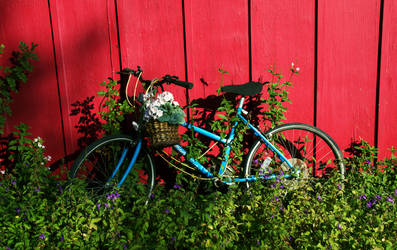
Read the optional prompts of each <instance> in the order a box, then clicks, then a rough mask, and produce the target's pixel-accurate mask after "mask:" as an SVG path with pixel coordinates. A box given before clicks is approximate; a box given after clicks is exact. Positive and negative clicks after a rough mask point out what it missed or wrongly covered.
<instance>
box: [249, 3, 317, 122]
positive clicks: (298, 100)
mask: <svg viewBox="0 0 397 250" xmlns="http://www.w3.org/2000/svg"><path fill="white" fill-rule="evenodd" d="M251 9H252V10H251V20H252V21H251V27H252V28H251V29H252V31H251V33H252V42H251V43H252V76H253V80H257V79H258V78H261V79H262V80H267V81H270V80H271V75H270V73H268V72H267V69H269V67H270V66H273V67H274V68H275V71H276V72H278V73H281V74H282V75H283V76H284V78H283V79H284V80H286V79H288V78H289V76H290V71H289V68H290V67H291V63H292V62H294V64H295V65H296V66H297V67H299V68H300V74H299V75H297V76H296V75H295V76H294V78H292V82H293V86H292V87H290V88H289V95H288V97H289V98H290V99H291V102H292V104H287V105H286V107H287V108H288V112H287V115H286V116H287V121H288V122H304V123H309V124H313V116H314V115H313V112H314V55H315V54H314V43H315V37H314V29H315V7H314V1H311V0H304V1H302V0H279V1H271V0H255V1H251Z"/></svg>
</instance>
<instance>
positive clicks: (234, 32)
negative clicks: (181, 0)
mask: <svg viewBox="0 0 397 250" xmlns="http://www.w3.org/2000/svg"><path fill="white" fill-rule="evenodd" d="M185 15H186V47H187V64H188V74H189V80H191V81H193V82H194V83H195V88H194V90H193V91H192V97H193V98H204V97H206V96H208V95H210V94H215V93H216V90H217V89H218V88H219V84H220V81H219V74H218V69H219V68H222V69H224V70H226V71H227V72H229V73H230V74H229V75H225V84H240V83H245V82H247V81H248V80H249V42H248V1H246V0H236V1H211V0H204V1H193V0H188V1H185ZM201 78H202V79H204V80H205V82H207V83H208V86H206V85H204V84H203V83H202V82H201V81H200V79H201Z"/></svg>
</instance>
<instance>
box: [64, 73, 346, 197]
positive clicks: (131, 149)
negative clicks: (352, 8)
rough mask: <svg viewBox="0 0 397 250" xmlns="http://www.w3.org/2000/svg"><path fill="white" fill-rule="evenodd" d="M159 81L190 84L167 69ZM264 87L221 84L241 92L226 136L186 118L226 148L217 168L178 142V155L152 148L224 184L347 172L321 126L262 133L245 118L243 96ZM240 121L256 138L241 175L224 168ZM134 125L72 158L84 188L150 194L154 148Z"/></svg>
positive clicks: (299, 125)
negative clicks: (132, 133) (130, 131)
mask: <svg viewBox="0 0 397 250" xmlns="http://www.w3.org/2000/svg"><path fill="white" fill-rule="evenodd" d="M128 72H129V73H128V74H129V78H131V76H135V77H137V78H138V80H139V81H140V82H142V84H143V85H144V86H148V85H149V84H153V81H149V80H144V79H142V78H141V75H142V70H141V69H140V67H139V66H138V69H137V70H131V69H128ZM138 80H137V82H138ZM163 84H174V85H178V86H181V87H184V88H186V90H188V89H192V87H193V84H192V83H190V82H186V81H180V80H178V78H177V77H175V76H169V75H166V76H164V77H162V79H161V80H159V81H157V82H156V86H157V87H160V88H163ZM262 87H263V83H260V82H248V83H245V84H241V85H228V86H224V87H222V88H221V91H222V92H224V93H233V94H236V95H238V96H239V98H240V100H239V103H238V105H237V109H236V110H237V111H236V114H235V116H236V117H237V118H238V121H236V122H235V124H234V125H233V126H232V128H231V130H230V131H229V133H228V135H227V136H226V137H221V136H220V135H219V134H216V133H213V132H210V131H208V130H206V129H203V128H200V127H198V126H195V125H194V124H191V123H190V122H185V123H183V124H182V125H181V126H183V127H184V128H186V129H187V130H188V131H194V132H195V133H198V134H200V135H202V136H204V137H206V138H209V139H210V140H212V141H214V142H217V143H221V144H223V145H224V150H223V151H222V152H219V154H221V155H222V159H223V160H222V162H221V163H220V166H218V167H217V168H215V170H214V169H211V168H206V167H205V166H203V165H202V164H201V163H200V162H199V160H198V159H195V158H193V157H190V156H189V154H188V153H187V151H186V149H185V148H184V147H183V146H181V145H179V144H177V145H174V146H172V148H173V150H174V152H175V155H179V156H180V158H179V159H176V156H172V155H169V154H168V155H167V156H166V157H164V155H163V153H164V151H162V152H159V151H156V152H157V153H158V154H159V155H160V156H161V157H162V158H163V159H165V160H166V161H167V163H169V164H171V165H174V163H173V162H175V161H181V162H180V163H182V164H183V165H184V166H188V167H190V168H191V169H193V170H195V171H197V172H198V173H200V174H201V176H199V178H201V179H203V180H211V181H215V182H220V183H223V184H227V185H233V184H237V183H245V186H246V187H249V185H250V183H252V182H255V181H260V180H271V179H282V180H284V181H285V182H286V183H288V184H290V185H291V186H299V183H305V181H308V180H310V179H311V178H310V175H311V173H310V170H312V171H314V170H315V169H319V168H322V169H324V168H329V169H337V170H338V171H339V173H340V175H341V177H343V176H344V173H345V167H344V163H343V155H342V153H341V151H340V149H339V147H338V145H337V144H336V143H335V142H334V140H333V139H332V138H331V137H330V136H328V135H327V134H326V133H325V132H323V131H322V130H320V129H318V128H315V127H313V126H311V125H307V124H303V123H289V124H283V125H280V126H277V127H275V128H273V129H270V130H269V131H266V132H264V133H263V132H261V131H260V130H259V129H258V128H257V127H256V126H254V125H252V124H251V123H250V122H249V119H248V118H247V116H248V113H249V112H248V111H247V110H245V109H244V102H245V99H246V97H248V96H255V95H258V94H260V93H261V91H262ZM127 98H128V96H127ZM239 123H243V124H245V125H246V126H247V127H248V130H249V131H251V132H252V134H253V135H254V136H255V137H256V141H255V142H254V143H253V145H252V147H251V149H250V150H249V152H248V155H247V157H246V160H245V161H244V162H243V166H244V168H243V171H242V172H240V173H239V176H230V175H228V174H225V173H229V172H230V171H229V169H228V166H227V164H228V161H229V157H230V154H231V152H230V151H231V145H232V143H233V141H234V140H235V136H236V127H237V126H238V124H239ZM137 131H138V133H137V136H135V137H132V136H129V135H110V136H107V137H104V138H102V139H99V140H98V141H96V142H94V143H92V144H91V145H89V146H88V147H87V148H86V149H85V150H84V151H83V152H81V154H80V156H79V157H78V158H77V160H76V161H75V162H74V164H73V165H72V167H71V171H70V175H69V176H70V177H71V178H80V179H83V180H84V181H85V182H86V183H87V189H88V190H90V192H91V193H92V194H93V195H95V196H100V195H104V194H108V193H109V192H112V190H114V188H121V187H122V186H123V190H124V192H135V193H136V194H137V195H138V197H139V196H142V197H145V199H148V198H149V197H150V195H151V194H152V191H153V187H154V185H155V178H156V175H155V165H154V160H153V152H151V151H150V150H149V148H148V147H147V141H146V140H147V137H146V135H145V132H144V130H143V126H142V119H141V120H140V122H139V124H138V126H137ZM185 147H186V146H185ZM167 159H168V160H167ZM174 166H175V165H174ZM182 171H184V170H183V169H182ZM127 177H128V178H127Z"/></svg>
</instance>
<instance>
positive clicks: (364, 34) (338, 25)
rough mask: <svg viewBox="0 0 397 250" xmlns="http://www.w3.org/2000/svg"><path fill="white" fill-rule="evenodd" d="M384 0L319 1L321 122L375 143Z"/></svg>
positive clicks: (338, 133)
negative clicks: (380, 11)
mask: <svg viewBox="0 0 397 250" xmlns="http://www.w3.org/2000/svg"><path fill="white" fill-rule="evenodd" d="M379 8H380V0H371V1H360V0H351V1H344V0H335V1H319V9H318V13H319V20H318V28H319V30H318V98H317V105H318V114H317V125H318V127H320V128H322V129H324V130H325V131H327V132H328V133H329V134H330V135H331V137H333V138H334V139H335V140H336V142H337V143H338V144H339V146H340V147H341V149H342V150H343V149H346V148H347V147H348V145H349V143H350V140H351V138H353V139H359V138H360V137H361V138H363V139H365V140H367V141H368V142H370V143H371V144H373V143H374V123H375V99H376V81H377V80H376V78H377V51H378V37H379V32H378V31H379Z"/></svg>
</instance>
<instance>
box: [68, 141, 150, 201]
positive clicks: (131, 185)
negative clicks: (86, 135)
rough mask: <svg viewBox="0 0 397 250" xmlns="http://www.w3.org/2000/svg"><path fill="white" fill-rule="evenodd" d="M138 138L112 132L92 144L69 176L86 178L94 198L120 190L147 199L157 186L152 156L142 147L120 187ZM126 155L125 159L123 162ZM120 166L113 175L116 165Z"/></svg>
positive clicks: (79, 158)
mask: <svg viewBox="0 0 397 250" xmlns="http://www.w3.org/2000/svg"><path fill="white" fill-rule="evenodd" d="M136 145H137V141H136V140H135V139H133V138H132V137H130V136H127V135H111V136H107V137H104V138H102V139H99V140H97V141H95V142H94V143H92V144H90V145H89V146H88V147H87V148H86V149H85V150H84V151H83V152H82V153H81V154H80V156H79V157H78V158H77V160H76V161H75V162H74V164H73V165H72V167H71V170H70V174H69V176H70V177H71V178H79V179H81V180H84V182H85V183H86V188H87V190H88V191H89V192H90V194H91V195H92V196H93V197H94V198H100V197H101V196H102V197H103V196H104V195H107V194H110V193H111V192H113V190H115V189H117V190H118V191H120V192H121V193H122V194H125V195H128V196H129V197H135V198H136V199H139V198H140V197H146V198H148V197H149V196H150V195H151V192H152V190H153V186H154V181H155V180H154V179H155V172H154V171H155V170H154V164H153V159H152V157H151V156H150V155H149V154H148V153H147V152H146V151H145V150H144V149H142V150H141V152H140V154H139V156H138V159H137V161H136V163H135V164H134V166H133V167H132V170H131V172H130V173H129V175H128V176H127V178H126V179H125V181H124V182H123V184H122V185H121V187H120V188H118V187H117V185H118V184H119V182H120V181H121V179H122V177H123V175H124V173H125V171H126V169H127V168H128V164H129V162H130V160H131V159H132V156H133V154H134V152H135V149H136ZM123 155H124V156H125V157H124V160H123V161H121V160H120V159H122V158H123V157H122V156H123ZM117 165H120V167H119V169H118V171H117V172H116V173H115V176H114V177H113V178H111V176H112V174H113V172H114V170H115V169H116V166H117Z"/></svg>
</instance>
